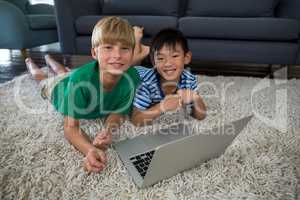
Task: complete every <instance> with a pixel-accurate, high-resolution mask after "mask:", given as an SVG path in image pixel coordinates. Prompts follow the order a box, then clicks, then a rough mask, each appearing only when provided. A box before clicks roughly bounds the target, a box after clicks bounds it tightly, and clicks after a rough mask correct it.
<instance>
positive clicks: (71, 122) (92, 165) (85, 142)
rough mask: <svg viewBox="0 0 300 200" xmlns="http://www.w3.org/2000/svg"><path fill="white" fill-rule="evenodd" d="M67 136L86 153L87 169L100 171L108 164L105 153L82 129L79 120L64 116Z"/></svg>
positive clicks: (85, 163)
mask: <svg viewBox="0 0 300 200" xmlns="http://www.w3.org/2000/svg"><path fill="white" fill-rule="evenodd" d="M64 135H65V138H66V139H67V140H68V141H69V142H70V143H71V144H72V145H73V146H74V147H75V148H76V149H78V150H79V151H80V152H81V153H83V154H84V155H85V161H84V167H85V169H86V170H87V171H89V172H90V171H94V172H100V171H102V170H103V169H104V167H105V165H106V162H107V160H106V156H105V153H104V152H103V151H101V150H99V149H97V148H96V147H94V146H93V145H92V144H91V142H90V139H89V138H88V136H87V135H86V133H85V132H84V131H83V130H81V129H80V124H79V120H76V119H74V118H72V117H69V116H65V117H64Z"/></svg>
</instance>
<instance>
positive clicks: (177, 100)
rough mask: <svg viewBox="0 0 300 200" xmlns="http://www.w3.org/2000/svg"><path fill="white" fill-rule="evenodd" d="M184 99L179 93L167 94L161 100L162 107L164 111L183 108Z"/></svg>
mask: <svg viewBox="0 0 300 200" xmlns="http://www.w3.org/2000/svg"><path fill="white" fill-rule="evenodd" d="M181 102H182V100H181V97H180V96H179V95H167V96H166V97H165V99H164V100H162V101H161V108H162V110H163V111H173V110H177V109H179V108H181V106H182V103H181Z"/></svg>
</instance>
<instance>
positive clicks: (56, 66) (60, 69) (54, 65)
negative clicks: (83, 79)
mask: <svg viewBox="0 0 300 200" xmlns="http://www.w3.org/2000/svg"><path fill="white" fill-rule="evenodd" d="M45 61H46V63H47V65H48V66H49V67H50V68H51V69H52V70H53V71H54V73H56V74H62V73H66V72H68V71H69V70H70V69H69V68H66V67H65V66H64V65H62V64H60V63H59V62H57V61H56V60H54V59H53V58H52V57H51V56H50V55H49V54H47V55H45Z"/></svg>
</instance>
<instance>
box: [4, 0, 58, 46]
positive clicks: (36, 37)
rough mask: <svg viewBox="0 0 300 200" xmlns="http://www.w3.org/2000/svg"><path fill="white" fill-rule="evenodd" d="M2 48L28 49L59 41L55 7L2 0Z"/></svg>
mask: <svg viewBox="0 0 300 200" xmlns="http://www.w3.org/2000/svg"><path fill="white" fill-rule="evenodd" d="M0 23H1V28H2V31H0V48H4V49H27V48H32V47H35V46H40V45H44V44H48V43H53V42H57V41H58V36H57V28H56V18H55V14H54V7H53V6H51V5H48V4H35V5H31V4H30V3H29V0H0Z"/></svg>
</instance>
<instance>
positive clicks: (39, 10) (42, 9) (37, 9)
mask: <svg viewBox="0 0 300 200" xmlns="http://www.w3.org/2000/svg"><path fill="white" fill-rule="evenodd" d="M27 10H28V14H31V15H32V14H52V15H54V6H52V5H49V4H34V5H28V6H27Z"/></svg>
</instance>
